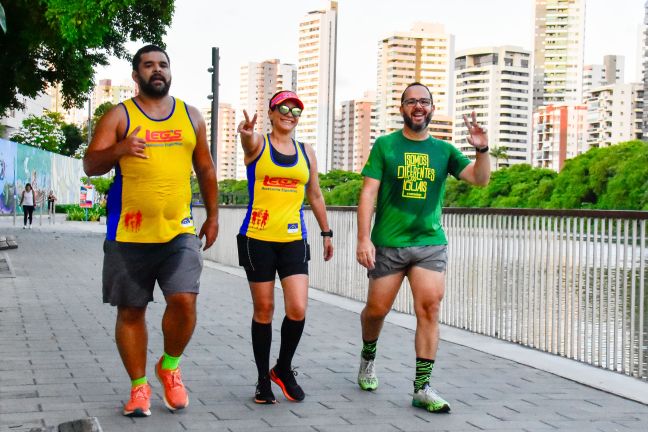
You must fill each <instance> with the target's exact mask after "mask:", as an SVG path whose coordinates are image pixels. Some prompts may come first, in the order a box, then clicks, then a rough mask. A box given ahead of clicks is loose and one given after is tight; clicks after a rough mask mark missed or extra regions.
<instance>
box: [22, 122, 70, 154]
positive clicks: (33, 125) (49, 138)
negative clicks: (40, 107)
mask: <svg viewBox="0 0 648 432" xmlns="http://www.w3.org/2000/svg"><path fill="white" fill-rule="evenodd" d="M62 125H63V122H62V121H61V118H60V114H58V113H47V114H45V115H42V116H40V117H37V116H35V115H30V116H29V117H27V118H26V119H25V120H23V121H22V126H21V128H20V129H19V130H18V132H17V133H15V134H14V135H13V136H12V137H11V140H12V141H15V142H18V143H21V144H26V145H29V146H32V147H36V148H40V149H43V150H48V151H51V152H58V151H59V147H60V146H62V145H63V144H64V143H65V135H64V134H63V131H62V130H61V126H62Z"/></svg>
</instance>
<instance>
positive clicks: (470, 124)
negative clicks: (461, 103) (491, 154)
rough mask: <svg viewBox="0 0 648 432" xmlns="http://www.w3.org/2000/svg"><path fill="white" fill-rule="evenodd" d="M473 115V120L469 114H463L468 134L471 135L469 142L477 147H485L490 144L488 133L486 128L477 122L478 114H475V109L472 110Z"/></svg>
mask: <svg viewBox="0 0 648 432" xmlns="http://www.w3.org/2000/svg"><path fill="white" fill-rule="evenodd" d="M471 117H472V119H471V120H472V121H470V120H468V116H467V115H465V114H464V116H463V119H464V123H465V124H466V127H467V128H468V134H469V135H470V136H469V137H468V143H469V144H470V145H471V146H473V147H475V148H477V149H480V148H484V147H486V146H488V135H486V131H485V130H484V128H482V127H481V126H479V124H478V123H477V116H476V115H475V111H473V112H472V114H471Z"/></svg>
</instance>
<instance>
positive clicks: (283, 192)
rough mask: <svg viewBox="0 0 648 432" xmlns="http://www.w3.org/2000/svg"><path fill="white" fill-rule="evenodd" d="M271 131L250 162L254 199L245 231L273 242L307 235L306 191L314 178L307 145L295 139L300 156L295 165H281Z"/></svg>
mask: <svg viewBox="0 0 648 432" xmlns="http://www.w3.org/2000/svg"><path fill="white" fill-rule="evenodd" d="M271 145H272V144H271V142H270V135H269V134H267V135H265V136H264V140H263V148H262V149H261V154H260V155H259V156H258V157H257V158H256V159H255V160H254V161H253V162H252V163H250V164H249V165H248V166H247V179H248V192H249V194H250V203H249V204H248V209H247V214H246V215H245V219H244V220H243V225H241V230H240V231H239V232H240V233H241V234H243V235H246V236H248V237H251V238H254V239H257V240H264V241H273V242H283V243H285V242H291V241H295V240H301V239H305V238H306V225H305V224H304V213H303V207H304V194H305V190H306V185H307V184H308V180H309V179H310V171H309V163H308V157H307V156H306V153H305V150H304V147H303V145H301V144H299V145H297V143H296V142H295V140H293V145H294V146H295V151H296V152H297V157H296V159H295V162H294V163H293V164H291V165H280V164H279V163H277V162H276V161H275V160H274V158H273V157H272V150H271Z"/></svg>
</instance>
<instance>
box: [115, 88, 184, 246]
mask: <svg viewBox="0 0 648 432" xmlns="http://www.w3.org/2000/svg"><path fill="white" fill-rule="evenodd" d="M122 105H123V106H124V108H125V109H126V114H127V117H128V128H127V132H126V135H130V134H131V133H132V132H133V131H134V130H135V129H136V128H137V127H138V126H141V129H140V131H139V132H138V136H140V137H142V138H144V139H145V140H146V150H145V153H146V155H147V156H148V159H142V158H137V157H134V156H124V157H122V158H121V159H120V161H119V164H118V165H117V167H116V175H115V181H114V183H113V186H112V187H111V189H110V191H109V192H108V223H107V225H108V234H107V239H108V240H117V241H120V242H134V243H165V242H168V241H170V240H172V239H173V238H174V237H175V236H177V235H178V234H183V233H190V234H195V232H196V230H195V227H194V223H193V218H192V216H191V186H190V180H189V179H190V176H191V170H192V156H193V151H194V148H195V146H196V133H195V131H194V128H193V125H192V124H191V120H190V118H189V113H188V110H187V107H186V105H185V103H184V102H182V101H181V100H180V99H174V105H173V108H172V110H171V114H169V116H168V117H167V118H165V119H160V120H155V119H151V118H149V117H148V116H147V115H146V114H145V113H144V112H143V111H142V110H141V109H140V107H139V106H138V105H137V103H136V102H135V100H134V99H129V100H126V101H124V102H123V103H122Z"/></svg>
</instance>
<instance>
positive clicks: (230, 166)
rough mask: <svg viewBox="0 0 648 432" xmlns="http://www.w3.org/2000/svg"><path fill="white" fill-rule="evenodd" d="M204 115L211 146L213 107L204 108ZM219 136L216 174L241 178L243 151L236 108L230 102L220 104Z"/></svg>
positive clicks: (219, 177)
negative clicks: (237, 127) (239, 141)
mask: <svg viewBox="0 0 648 432" xmlns="http://www.w3.org/2000/svg"><path fill="white" fill-rule="evenodd" d="M202 115H203V117H204V118H205V123H206V127H207V143H208V144H209V146H210V148H211V108H204V109H203V110H202ZM259 117H261V116H259ZM217 137H218V138H217V141H216V143H217V144H216V148H217V160H216V176H217V178H218V180H219V181H220V180H224V179H236V178H239V177H238V174H239V173H238V169H237V168H238V163H240V164H241V165H243V151H242V150H241V148H240V145H239V144H238V134H237V132H236V110H235V109H234V108H232V105H230V104H228V103H219V104H218V130H217Z"/></svg>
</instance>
